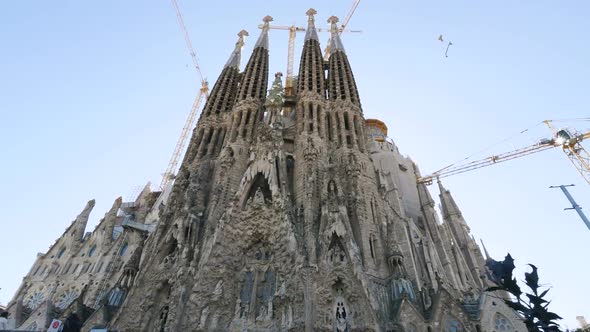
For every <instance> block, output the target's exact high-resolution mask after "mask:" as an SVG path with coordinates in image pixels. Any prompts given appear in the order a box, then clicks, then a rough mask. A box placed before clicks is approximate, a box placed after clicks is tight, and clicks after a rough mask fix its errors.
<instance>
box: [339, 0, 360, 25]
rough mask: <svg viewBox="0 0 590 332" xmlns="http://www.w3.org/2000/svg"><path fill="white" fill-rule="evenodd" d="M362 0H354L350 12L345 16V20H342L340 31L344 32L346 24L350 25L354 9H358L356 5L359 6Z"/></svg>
mask: <svg viewBox="0 0 590 332" xmlns="http://www.w3.org/2000/svg"><path fill="white" fill-rule="evenodd" d="M360 2H361V0H354V2H353V3H352V8H350V10H349V11H348V14H346V17H344V20H342V24H341V25H340V29H339V30H340V33H342V30H344V28H346V26H347V25H348V21H350V18H351V17H352V14H354V11H355V10H356V7H358V6H359V3H360Z"/></svg>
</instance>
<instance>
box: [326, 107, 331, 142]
mask: <svg viewBox="0 0 590 332" xmlns="http://www.w3.org/2000/svg"><path fill="white" fill-rule="evenodd" d="M326 126H327V127H328V139H329V140H330V141H332V117H331V116H330V114H329V113H326Z"/></svg>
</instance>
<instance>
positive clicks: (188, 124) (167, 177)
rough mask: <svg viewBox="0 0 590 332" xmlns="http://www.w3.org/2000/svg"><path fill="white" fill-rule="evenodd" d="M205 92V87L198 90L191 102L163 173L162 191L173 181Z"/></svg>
mask: <svg viewBox="0 0 590 332" xmlns="http://www.w3.org/2000/svg"><path fill="white" fill-rule="evenodd" d="M207 92H208V88H207V86H205V87H204V88H201V90H199V94H198V95H197V98H195V101H194V102H193V107H192V108H191V112H190V113H189V115H188V117H187V119H186V121H185V123H184V127H183V128H182V133H181V134H180V137H179V138H178V142H177V143H176V147H175V148H174V152H173V153H172V158H170V162H169V163H168V168H167V169H166V172H165V173H164V176H163V177H162V183H161V184H160V188H162V190H163V189H165V188H166V184H168V182H170V181H172V180H173V179H174V173H175V172H176V166H178V161H179V160H180V156H181V154H182V150H183V148H184V145H185V144H186V140H187V138H188V134H189V132H190V130H191V128H192V126H193V123H194V122H195V118H196V117H197V113H198V110H199V107H200V106H201V102H202V101H203V99H205V96H206V95H207Z"/></svg>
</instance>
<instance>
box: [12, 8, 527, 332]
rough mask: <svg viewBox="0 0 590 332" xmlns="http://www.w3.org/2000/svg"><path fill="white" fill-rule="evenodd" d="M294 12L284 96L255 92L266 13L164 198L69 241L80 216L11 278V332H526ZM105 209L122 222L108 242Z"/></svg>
mask: <svg viewBox="0 0 590 332" xmlns="http://www.w3.org/2000/svg"><path fill="white" fill-rule="evenodd" d="M307 14H308V17H309V18H308V25H309V26H308V29H307V33H306V36H305V43H304V47H303V51H302V53H301V62H300V69H299V76H298V79H297V82H296V85H295V86H294V89H293V90H292V93H288V94H287V95H285V91H284V90H283V88H282V82H281V75H280V73H278V74H277V75H275V79H274V82H273V84H272V88H271V90H270V91H269V92H268V95H267V91H266V89H267V85H268V60H269V46H268V24H269V22H270V21H271V20H272V18H271V17H269V16H267V17H265V19H264V27H263V29H262V33H261V35H260V37H259V38H258V41H257V42H256V44H255V47H254V50H253V52H252V55H251V56H250V59H249V61H248V63H247V65H246V67H245V69H244V71H243V72H240V69H239V67H240V56H241V55H240V52H241V47H242V45H243V40H242V38H243V36H244V33H243V32H242V33H240V34H239V36H240V39H239V41H238V43H237V44H236V48H235V49H234V51H233V52H232V54H231V56H230V59H229V61H228V62H227V64H226V65H225V67H224V69H223V71H222V73H221V75H220V77H219V79H218V80H217V82H216V83H215V85H214V87H213V89H212V91H211V95H210V96H209V98H208V99H207V103H206V105H205V107H204V110H203V112H202V114H201V117H200V119H199V121H198V123H197V126H196V127H195V129H194V131H193V136H192V138H191V141H190V145H189V147H188V150H187V153H186V155H185V158H184V160H183V162H182V165H181V167H180V170H179V172H178V176H177V177H176V179H175V183H174V185H173V186H172V187H170V188H167V189H166V190H165V191H164V192H162V193H159V192H158V193H150V192H149V190H147V189H146V190H145V191H144V192H143V193H142V194H141V195H140V196H139V198H138V200H137V201H136V202H134V203H133V204H131V205H133V207H131V205H128V206H123V207H121V204H122V203H121V201H120V200H117V201H116V202H115V205H114V206H113V209H112V210H111V211H110V212H109V213H107V216H106V217H105V219H104V220H103V221H102V222H101V223H100V224H99V226H98V227H97V229H96V230H95V231H94V232H93V233H92V234H90V235H86V236H84V227H85V223H86V220H87V217H88V213H89V212H90V209H91V207H92V205H93V202H90V203H89V205H88V206H87V208H86V209H85V210H84V211H83V212H82V214H81V215H80V216H79V217H78V218H77V219H76V221H74V223H73V224H72V226H70V228H68V229H67V230H66V232H65V233H64V235H63V236H62V237H61V238H60V239H59V240H58V241H57V243H56V244H55V245H54V246H53V247H52V248H51V249H50V250H49V251H48V252H47V253H46V254H44V255H41V256H40V257H39V259H38V261H37V262H36V263H35V265H34V266H33V268H32V269H31V272H30V273H29V275H28V276H27V277H26V278H25V280H24V282H23V286H22V287H21V289H20V290H19V291H18V292H17V295H16V296H15V300H13V302H12V303H11V307H10V309H9V310H11V311H12V312H14V313H15V314H16V317H19V318H18V320H19V322H18V323H19V324H18V326H21V327H27V326H30V325H31V324H33V323H34V324H36V326H38V327H41V326H46V324H47V321H48V319H50V318H52V317H64V316H65V315H66V314H67V313H69V312H71V311H74V310H76V311H80V310H85V312H87V314H86V315H84V319H85V330H89V329H90V328H92V327H93V326H108V327H109V328H111V329H114V330H119V331H407V332H415V331H424V332H426V331H428V332H431V331H445V332H447V331H505V329H503V328H508V329H506V331H525V328H524V325H523V324H522V322H520V320H519V319H518V316H517V315H516V314H515V313H514V312H512V311H511V310H510V309H509V308H508V307H506V306H504V304H503V302H502V301H501V300H500V299H499V298H498V297H496V296H491V295H490V294H486V293H484V292H483V289H485V288H486V287H487V286H488V282H487V280H486V278H485V259H484V257H483V255H482V253H481V252H480V249H479V247H478V245H477V244H476V242H475V240H474V239H473V238H472V236H471V235H470V232H469V227H468V225H467V223H466V222H465V220H464V218H463V216H462V214H461V212H460V210H459V208H458V205H457V204H456V202H455V201H454V199H453V197H452V196H451V193H450V192H449V191H448V190H446V189H445V188H444V187H443V186H442V184H440V183H439V190H440V202H441V210H442V222H441V220H440V217H439V214H438V213H437V211H436V210H435V203H434V200H433V199H432V197H431V195H430V193H429V191H428V190H427V188H426V186H425V185H423V184H417V182H416V177H417V175H419V170H418V168H417V166H416V165H415V163H414V162H413V161H412V160H411V159H409V158H407V157H403V156H402V155H401V154H400V153H399V151H398V148H397V146H396V145H395V144H394V143H393V142H391V141H387V139H386V138H387V128H386V127H385V125H384V124H383V123H382V122H381V121H379V120H365V118H364V115H363V110H362V106H361V101H360V95H359V92H358V89H357V87H356V83H355V80H354V75H353V72H352V69H351V66H350V63H349V61H348V57H347V55H346V52H345V50H344V47H343V44H342V42H341V40H340V37H339V36H338V33H337V22H338V19H337V18H336V17H330V19H329V22H330V23H331V25H332V38H331V45H330V49H331V54H330V57H329V60H328V61H327V62H324V60H323V56H322V52H321V48H320V45H319V40H318V36H317V33H316V30H315V22H314V14H315V11H314V10H309V11H308V12H307ZM123 204H124V203H123ZM117 211H123V213H122V214H124V215H128V214H133V220H132V221H131V222H127V223H125V222H123V223H122V226H121V227H122V233H121V234H120V235H118V237H117V236H113V235H112V234H113V232H112V230H113V229H114V227H113V225H116V224H117V222H118V220H119V219H120V218H126V217H121V216H120V215H119V214H118V213H117ZM152 224H154V225H157V226H155V228H154V229H153V232H150V231H151V230H152V228H151V227H150V225H152ZM147 234H149V236H147V239H146V240H145V241H144V240H143V239H144V237H145V235H147ZM123 245H126V246H127V248H128V249H127V251H128V253H129V254H127V255H124V254H121V251H122V249H121V248H122V246H123ZM91 252H92V254H91ZM131 253H133V254H131ZM101 263H102V264H103V265H104V264H107V265H109V266H111V268H105V269H101V268H100V267H99V266H101ZM70 266H73V268H72V270H70ZM76 266H78V267H76ZM39 271H41V272H40V273H39ZM64 271H65V272H64ZM39 293H41V294H43V295H42V296H38V295H36V294H39ZM62 294H63V295H62ZM33 299H35V300H34V301H35V302H34V303H35V304H36V305H32V304H31V303H33V302H32V301H33ZM25 307H26V308H29V309H28V310H24V308H25ZM56 308H57V309H59V310H57V309H56ZM38 311H41V312H42V314H39V315H37V314H36V312H38ZM43 324H45V325H43Z"/></svg>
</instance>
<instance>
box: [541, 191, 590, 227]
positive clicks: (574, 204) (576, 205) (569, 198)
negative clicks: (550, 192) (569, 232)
mask: <svg viewBox="0 0 590 332" xmlns="http://www.w3.org/2000/svg"><path fill="white" fill-rule="evenodd" d="M573 186H574V185H573V184H569V185H563V184H562V185H559V186H550V187H549V188H559V189H561V191H563V194H564V195H565V197H567V199H568V200H569V201H570V203H572V207H571V208H565V209H564V210H576V212H578V215H579V216H580V218H581V219H582V221H583V222H584V223H585V224H586V227H588V229H590V221H588V218H587V217H586V215H585V214H584V212H582V208H581V207H580V206H579V205H578V203H576V201H575V200H574V198H573V197H572V195H571V194H570V192H569V191H568V190H567V188H566V187H573Z"/></svg>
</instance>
